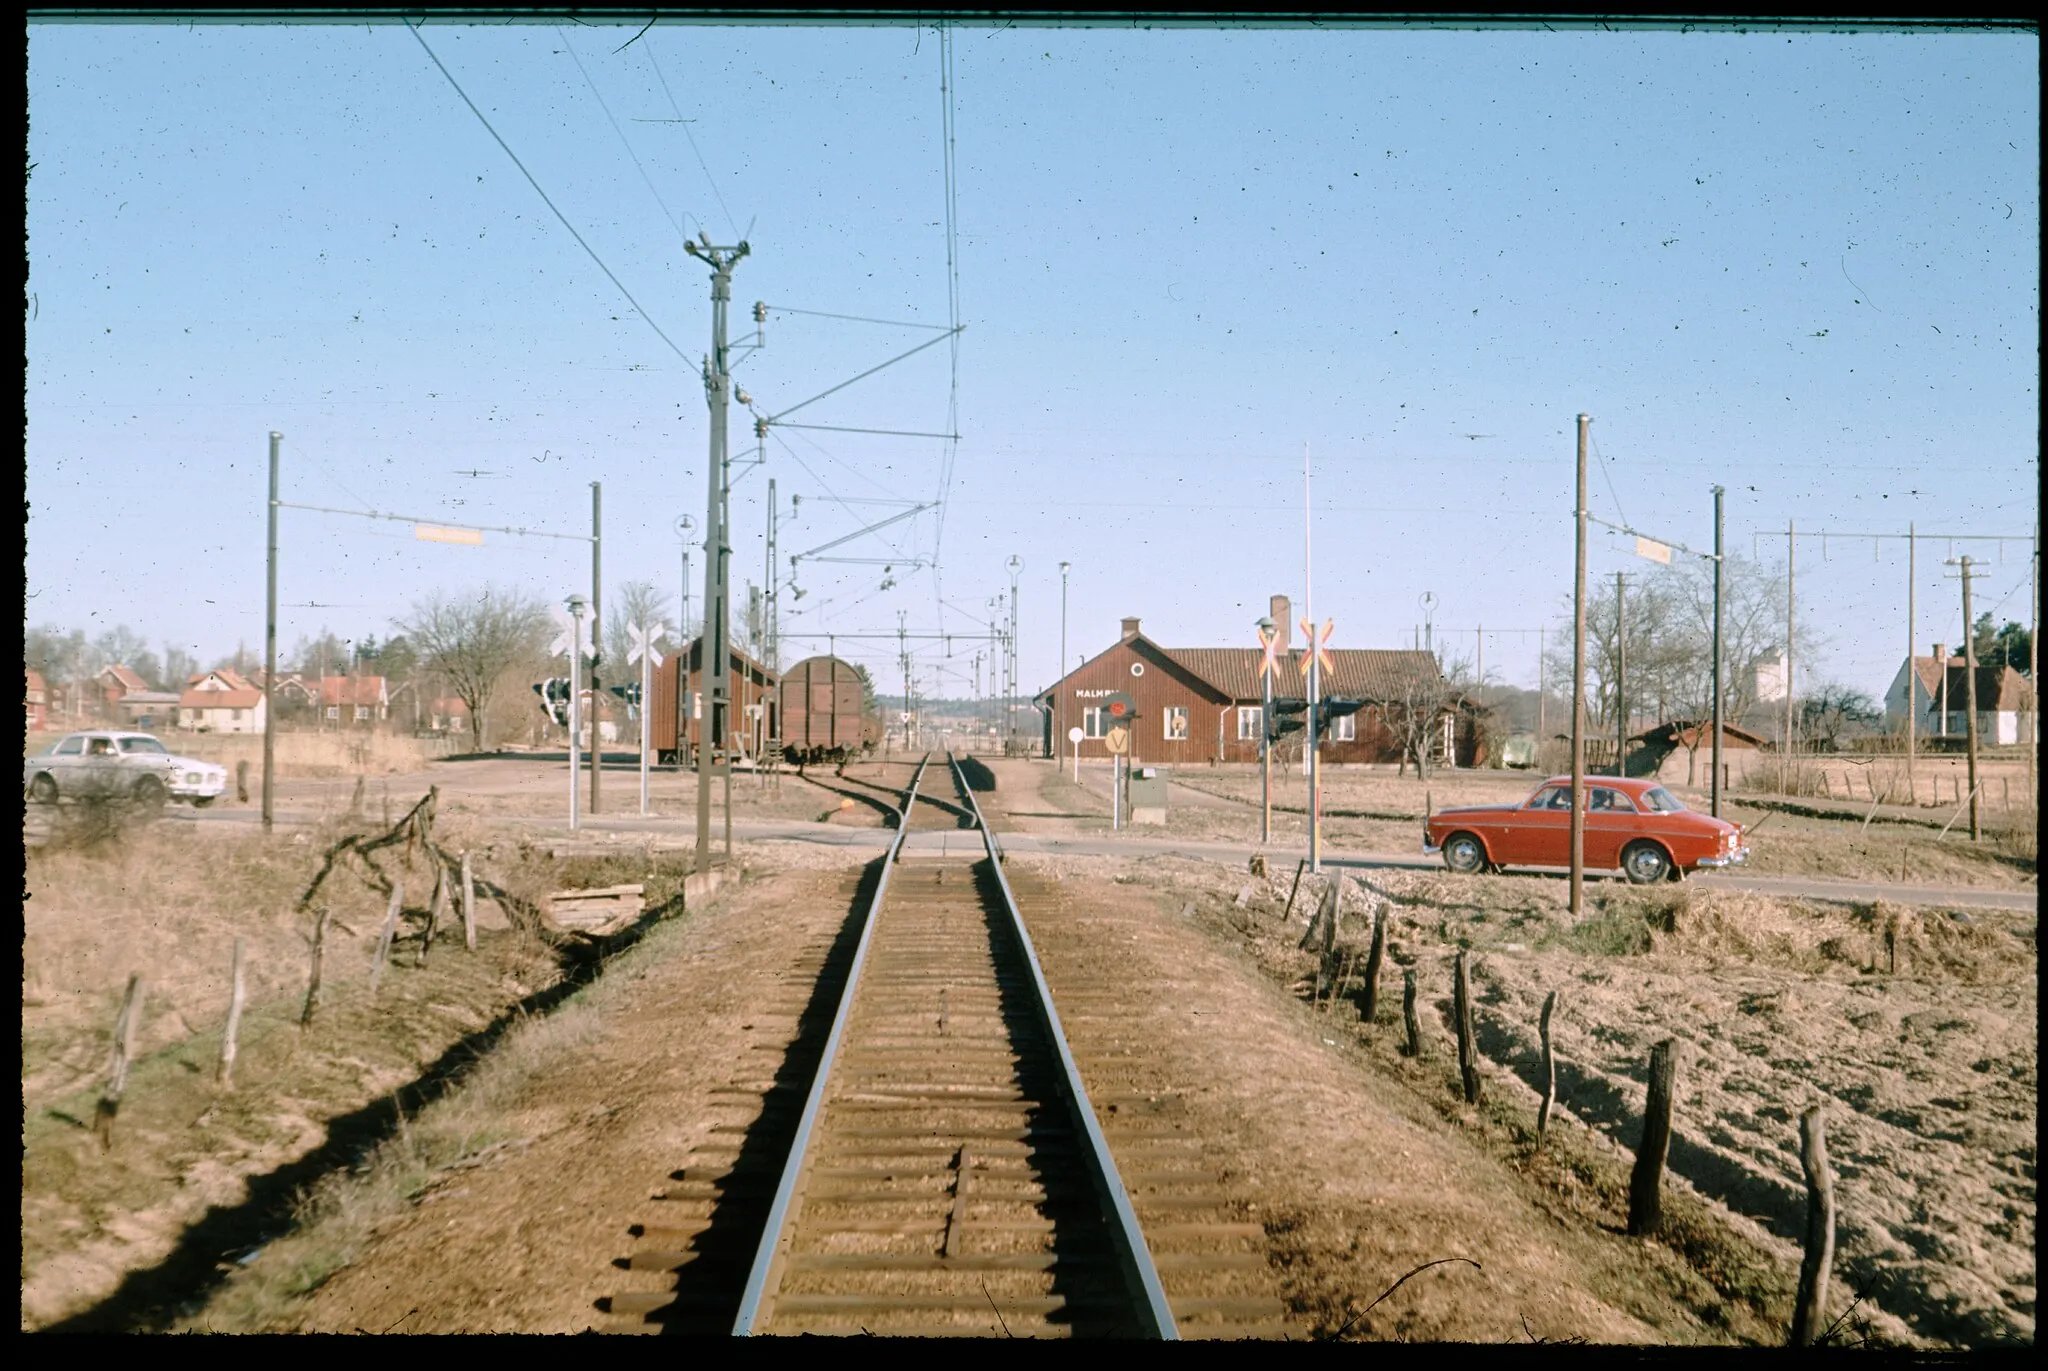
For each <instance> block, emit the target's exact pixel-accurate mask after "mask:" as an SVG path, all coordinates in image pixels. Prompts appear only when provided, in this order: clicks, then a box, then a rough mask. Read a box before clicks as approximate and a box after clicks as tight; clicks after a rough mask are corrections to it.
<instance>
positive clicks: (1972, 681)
mask: <svg viewBox="0 0 2048 1371" xmlns="http://www.w3.org/2000/svg"><path fill="white" fill-rule="evenodd" d="M1958 561H1959V562H1960V563H1961V565H1962V570H1963V710H1964V714H1963V724H1964V730H1965V735H1966V736H1967V737H1968V739H1969V743H1970V841H1971V842H1973V843H1974V842H1980V841H1982V839H1983V837H1984V831H1983V829H1982V828H1980V827H1979V826H1978V823H1977V628H1976V621H1975V620H1973V619H1972V618H1971V617H1970V559H1969V557H1968V556H1964V557H1961V558H1959V559H1958Z"/></svg>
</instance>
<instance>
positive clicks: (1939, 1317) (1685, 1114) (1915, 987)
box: [1177, 867, 2038, 1347]
mask: <svg viewBox="0 0 2048 1371" xmlns="http://www.w3.org/2000/svg"><path fill="white" fill-rule="evenodd" d="M1290 874H1291V873H1290ZM1183 879H1184V887H1183V888H1185V889H1187V890H1188V891H1189V893H1190V894H1195V895H1198V896H1199V897H1200V898H1201V900H1202V901H1203V903H1204V905H1205V907H1209V908H1214V909H1217V910H1218V911H1219V912H1220V914H1221V915H1223V916H1227V917H1225V919H1224V923H1225V926H1226V927H1231V928H1233V933H1232V935H1231V936H1236V937H1244V938H1245V941H1246V946H1247V948H1248V950H1249V951H1251V952H1252V954H1253V955H1255V956H1256V957H1257V958H1258V959H1259V961H1260V962H1261V963H1262V964H1263V965H1264V966H1266V967H1267V968H1268V970H1269V972H1270V974H1272V975H1273V976H1275V977H1276V978H1279V979H1282V980H1285V981H1287V982H1289V983H1291V984H1292V985H1293V986H1294V988H1295V991H1296V993H1297V994H1298V995H1306V994H1308V993H1309V987H1310V985H1311V984H1312V979H1311V978H1312V975H1313V971H1312V968H1313V963H1314V958H1313V957H1312V956H1311V954H1310V953H1307V952H1303V951H1300V950H1299V949H1298V948H1297V946H1296V943H1297V941H1298V939H1299V935H1300V932H1301V929H1302V913H1303V911H1302V909H1301V908H1300V906H1299V905H1298V906H1297V911H1296V916H1295V918H1294V919H1293V921H1292V922H1291V924H1290V925H1288V926H1284V927H1283V926H1281V925H1280V924H1279V923H1278V922H1277V920H1275V918H1274V915H1275V914H1277V912H1278V910H1279V908H1280V906H1281V904H1282V902H1283V901H1284V900H1285V898H1286V893H1287V892H1286V888H1285V885H1284V884H1283V883H1281V882H1279V881H1274V882H1271V883H1267V882H1253V883H1251V885H1252V887H1253V892H1254V893H1253V896H1252V899H1251V900H1250V901H1249V903H1250V904H1251V905H1252V907H1253V908H1252V909H1251V910H1249V911H1239V910H1238V908H1237V906H1236V905H1235V895H1236V893H1237V892H1238V891H1240V890H1242V889H1243V888H1244V887H1245V885H1246V884H1247V883H1246V882H1245V881H1244V880H1243V879H1242V878H1235V877H1232V876H1230V875H1229V874H1228V873H1224V872H1221V871H1219V870H1217V869H1216V868H1213V867H1212V868H1207V869H1206V870H1202V869H1191V870H1190V871H1189V873H1188V875H1187V877H1186V878H1183ZM1177 884H1178V883H1177ZM1360 885H1361V887H1362V893H1360V892H1354V895H1353V897H1352V903H1351V904H1350V905H1349V908H1350V909H1351V911H1352V914H1351V917H1350V919H1349V921H1348V923H1347V925H1346V930H1345V935H1344V938H1343V940H1342V941H1341V943H1340V948H1339V956H1340V958H1342V957H1346V956H1350V955H1353V954H1356V953H1358V952H1360V951H1362V950H1363V942H1364V940H1365V939H1366V938H1367V936H1368V933H1369V929H1370V921H1369V920H1370V916H1372V915H1373V914H1374V913H1376V912H1377V911H1385V912H1386V913H1387V914H1388V916H1389V918H1390V920H1391V922H1390V924H1389V928H1390V937H1389V944H1388V965H1387V967H1386V970H1385V973H1384V983H1383V985H1382V987H1381V991H1380V1007H1379V1023H1378V1026H1377V1027H1376V1028H1370V1029H1367V1028H1364V1027H1362V1026H1360V1025H1359V1024H1358V1020H1357V1014H1358V1010H1357V996H1358V994H1359V992H1360V989H1361V984H1360V978H1359V976H1358V975H1357V973H1356V970H1355V969H1354V971H1353V974H1352V976H1351V977H1350V978H1349V980H1348V981H1347V982H1346V983H1345V985H1344V986H1343V987H1342V988H1341V989H1340V991H1339V992H1338V995H1337V997H1336V999H1337V1002H1338V1003H1337V1006H1336V1010H1335V1017H1334V1018H1333V1020H1332V1021H1333V1022H1334V1023H1337V1024H1340V1025H1342V1028H1341V1036H1342V1037H1343V1038H1345V1039H1350V1038H1352V1037H1356V1038H1358V1040H1360V1041H1361V1042H1363V1043H1365V1044H1367V1045H1368V1046H1369V1048H1370V1050H1371V1051H1372V1052H1373V1053H1374V1054H1375V1056H1376V1057H1377V1058H1378V1059H1379V1060H1380V1061H1381V1063H1382V1064H1383V1066H1384V1067H1385V1068H1387V1069H1389V1070H1401V1071H1412V1070H1413V1064H1411V1063H1404V1062H1402V1061H1401V1059H1400V1057H1399V1056H1398V1054H1397V1050H1396V1047H1395V1045H1394V1044H1395V1043H1396V1042H1397V1041H1398V1040H1399V1038H1400V1037H1401V1034H1400V1032H1399V1029H1398V1023H1399V1020H1398V1017H1397V1016H1398V995H1399V980H1400V975H1401V972H1402V971H1403V970H1406V969H1413V970H1414V971H1415V972H1416V975H1417V979H1418V983H1419V986H1420V988H1421V992H1422V999H1423V1003H1424V1005H1425V1006H1426V1007H1427V1011H1428V1012H1426V1015H1425V1018H1426V1023H1427V1024H1428V1025H1429V1032H1430V1034H1431V1035H1433V1036H1434V1037H1435V1038H1436V1041H1437V1043H1438V1047H1439V1051H1440V1052H1443V1051H1448V1050H1449V1046H1448V1043H1447V1041H1446V1038H1447V1035H1448V1034H1449V1032H1450V1029H1449V1024H1450V1000H1449V984H1450V961H1451V958H1452V956H1453V954H1454V953H1455V952H1456V951H1457V950H1459V949H1461V948H1463V949H1467V950H1468V951H1469V953H1470V956H1471V967H1472V975H1473V980H1474V995H1475V999H1476V1001H1477V1005H1478V1014H1477V1019H1478V1036H1479V1042H1480V1046H1481V1048H1482V1050H1483V1051H1484V1053H1485V1054H1486V1056H1487V1058H1488V1059H1489V1066H1488V1068H1487V1070H1488V1072H1489V1076H1490V1079H1492V1080H1493V1081H1495V1082H1497V1085H1496V1086H1490V1087H1489V1092H1490V1095H1491V1096H1492V1097H1493V1098H1494V1099H1495V1101H1496V1105H1497V1107H1498V1108H1499V1109H1501V1110H1504V1111H1505V1113H1504V1114H1503V1120H1504V1123H1505V1127H1504V1129H1503V1131H1501V1132H1500V1134H1499V1135H1498V1139H1497V1141H1498V1145H1499V1146H1500V1148H1501V1149H1502V1150H1503V1152H1504V1154H1505V1155H1514V1154H1515V1151H1516V1149H1517V1148H1522V1149H1524V1151H1526V1141H1525V1140H1524V1139H1523V1138H1522V1137H1521V1136H1519V1133H1518V1130H1523V1131H1525V1130H1526V1120H1527V1119H1528V1118H1529V1117H1530V1116H1532V1115H1533V1100H1534V1095H1533V1093H1532V1091H1531V1089H1530V1086H1531V1085H1532V1084H1533V1083H1534V1082H1535V1081H1537V1079H1538V1078H1539V1070H1540V1061H1541V1057H1540V1047H1539V1040H1538V1032H1537V1023H1538V1019H1539V1016H1540V1013H1541V1006H1542V1002H1543V1000H1544V997H1545V996H1546V995H1547V994H1549V993H1550V992H1551V991H1553V990H1554V991H1557V992H1559V995H1560V1001H1561V1005H1560V1009H1559V1011H1558V1014H1557V1017H1556V1020H1555V1023H1554V1033H1555V1039H1556V1051H1557V1055H1558V1058H1559V1068H1558V1073H1559V1086H1558V1089H1559V1100H1560V1104H1561V1105H1562V1107H1563V1108H1564V1109H1565V1110H1566V1111H1567V1113H1568V1114H1569V1115H1570V1116H1571V1117H1574V1118H1576V1119H1578V1120H1582V1121H1583V1122H1584V1123H1585V1124H1587V1125H1589V1126H1590V1127H1591V1128H1592V1129H1593V1130H1595V1131H1596V1132H1597V1133H1598V1134H1600V1135H1604V1136H1606V1137H1609V1138H1611V1139H1613V1140H1614V1141H1615V1142H1617V1143H1619V1144H1621V1145H1622V1146H1623V1147H1624V1148H1625V1147H1628V1146H1633V1145H1634V1143H1635V1141H1636V1139H1637V1137H1638V1136H1639V1135H1640V1130H1641V1111H1642V1105H1643V1095H1644V1085H1643V1082H1644V1081H1645V1079H1646V1076H1647V1060H1648V1056H1649V1049H1650V1047H1651V1045H1652V1044H1654V1043H1656V1042H1658V1041H1661V1040H1663V1039H1666V1038H1670V1039H1673V1040H1675V1041H1677V1042H1678V1043H1679V1044H1680V1045H1681V1062H1682V1066H1681V1070H1680V1074H1679V1081H1678V1094H1677V1105H1676V1113H1677V1119H1676V1137H1675V1139H1674V1142H1673V1145H1672V1150H1671V1168H1672V1172H1673V1173H1674V1174H1675V1175H1676V1176H1677V1177H1680V1178H1682V1182H1683V1183H1684V1184H1686V1185H1688V1186H1689V1187H1690V1188H1691V1189H1693V1190H1695V1191H1696V1192H1697V1193H1698V1194H1700V1195H1702V1196H1704V1197H1706V1199H1708V1200H1709V1201H1712V1202H1713V1206H1714V1207H1717V1208H1718V1207H1720V1206H1725V1207H1726V1208H1727V1209H1728V1210H1729V1211H1732V1212H1733V1214H1734V1215H1735V1216H1737V1218H1738V1226H1739V1227H1741V1228H1743V1229H1745V1230H1746V1231H1748V1232H1750V1233H1751V1234H1752V1235H1753V1237H1754V1238H1755V1240H1756V1243H1757V1246H1758V1248H1759V1250H1760V1251H1761V1252H1763V1253H1764V1254H1766V1256H1767V1257H1768V1260H1767V1261H1766V1262H1765V1263H1764V1264H1763V1265H1762V1266H1759V1267H1758V1268H1757V1269H1756V1270H1755V1271H1754V1272H1752V1273H1751V1274H1750V1275H1749V1276H1746V1277H1744V1278H1743V1279H1742V1280H1740V1281H1738V1282H1735V1283H1734V1285H1732V1286H1731V1288H1730V1293H1731V1294H1732V1295H1735V1296H1738V1297H1742V1298H1746V1299H1747V1300H1748V1301H1749V1302H1750V1303H1751V1304H1752V1305H1753V1306H1754V1307H1756V1308H1758V1309H1759V1310H1760V1311H1761V1312H1762V1314H1763V1316H1764V1317H1765V1318H1766V1319H1767V1320H1772V1321H1776V1320H1781V1319H1783V1318H1784V1317H1786V1316H1787V1315H1788V1314H1789V1304H1788V1303H1786V1302H1787V1301H1788V1300H1789V1294H1790V1284H1789V1281H1790V1273H1791V1272H1792V1270H1793V1269H1794V1267H1795V1265H1796V1260H1797V1249H1796V1246H1795V1243H1796V1240H1797V1237H1798V1235H1799V1233H1800V1232H1801V1231H1802V1229H1803V1224H1804V1212H1805V1190H1804V1185H1803V1182H1802V1180H1801V1178H1800V1165H1799V1158H1798V1124H1797V1119H1798V1116H1799V1114H1800V1112H1801V1111H1802V1110H1803V1109H1805V1108H1807V1107H1808V1106H1809V1105H1819V1106H1821V1107H1822V1109H1823V1117H1824V1119H1825V1122H1826V1125H1827V1129H1828V1147H1829V1151H1830V1154H1831V1156H1832V1158H1833V1163H1834V1170H1835V1176H1836V1197H1837V1206H1838V1212H1839V1215H1840V1217H1839V1222H1838V1235H1839V1236H1838V1256H1837V1260H1836V1271H1837V1273H1838V1276H1839V1282H1840V1284H1839V1287H1838V1294H1837V1296H1836V1300H1835V1306H1836V1308H1837V1309H1841V1308H1843V1307H1844V1306H1847V1305H1850V1304H1851V1303H1854V1304H1855V1306H1856V1314H1855V1316H1854V1317H1856V1318H1862V1317H1864V1316H1866V1315H1870V1314H1872V1312H1873V1311H1875V1314H1874V1317H1872V1318H1871V1319H1870V1321H1869V1323H1868V1328H1867V1332H1868V1333H1869V1334H1870V1335H1871V1336H1874V1337H1876V1338H1878V1339H1880V1340H1898V1341H1907V1342H1914V1343H1920V1344H1925V1345H1934V1346H1966V1347H1978V1346H1987V1345H1998V1344H2003V1343H2008V1342H2013V1341H2022V1342H2024V1341H2030V1340H2031V1339H2032V1337H2033V1333H2034V1290H2035V1263H2034V1256H2033V1243H2034V1207H2035V1181H2034V1168H2035V1163H2036V1158H2035V1132H2036V1126H2037V1103H2036V1095H2037V1082H2038V1075H2037V1072H2038V1041H2037V1034H2036V1006H2037V1000H2036V970H2037V956H2036V948H2035V926H2034V920H2033V918H2032V917H2031V916H2005V917H2001V916H1995V915H1987V914H1984V913H1981V912H1972V913H1962V912H1959V911H1958V912H1953V913H1951V912H1943V911H1938V910H1930V911H1919V912H1916V911H1911V910H1906V909H1901V908H1893V907H1889V906H1877V907H1869V906H1866V907H1862V908H1845V907H1841V906H1834V905H1824V904H1808V903H1802V902H1798V901H1787V900H1779V899H1772V898H1767V897H1762V896H1755V895H1747V894H1741V893H1736V892H1708V891H1700V890H1689V889H1681V890H1677V891H1670V892H1663V891H1659V892H1650V893H1644V892H1635V891H1627V890H1616V891H1613V892H1601V893H1599V894H1597V895H1595V896H1594V897H1593V898H1592V900H1591V904H1590V909H1589V914H1588V917H1586V918H1585V919H1584V920H1583V921H1581V922H1579V923H1577V924H1573V923H1571V922H1570V921H1569V919H1568V916H1567V915H1566V913H1565V911H1563V910H1562V909H1561V908H1560V907H1559V906H1558V904H1557V902H1556V898H1555V896H1554V895H1553V894H1552V893H1551V892H1550V891H1549V890H1547V889H1544V888H1542V887H1539V886H1533V885H1531V884H1530V883H1528V882H1524V881H1516V880H1513V879H1511V878H1506V879H1503V878H1476V879H1456V878H1450V877H1446V876H1436V875H1429V874H1421V873H1406V872H1390V873H1374V875H1372V876H1371V877H1370V878H1367V879H1366V880H1365V881H1363V882H1361V883H1360ZM1311 893H1312V894H1314V893H1319V891H1318V890H1316V889H1315V888H1313V887H1312V888H1311ZM1260 911H1264V912H1263V915H1262V916H1261V917H1254V916H1255V915H1258V914H1259V912H1260ZM1236 927H1242V928H1243V929H1245V930H1246V932H1245V933H1237V932H1235V931H1234V929H1235V928H1236ZM1340 969H1341V966H1340ZM1436 1074H1437V1075H1438V1076H1439V1077H1441V1078H1442V1079H1440V1080H1437V1081H1436V1082H1434V1087H1433V1088H1434V1090H1435V1091H1436V1098H1437V1099H1438V1102H1439V1103H1440V1104H1444V1105H1445V1106H1446V1109H1445V1112H1446V1113H1447V1114H1452V1113H1456V1112H1457V1111H1458V1110H1459V1109H1462V1105H1459V1104H1453V1103H1451V1101H1452V1099H1453V1098H1454V1097H1453V1096H1452V1094H1451V1093H1450V1091H1449V1085H1448V1082H1449V1076H1448V1075H1447V1074H1445V1073H1444V1072H1442V1071H1441V1070H1439V1071H1438V1072H1437V1073H1436ZM1594 1150H1595V1152H1597V1151H1598V1150H1599V1149H1597V1148H1596V1149H1594ZM1594 1188H1595V1189H1596V1190H1597V1189H1598V1186H1595V1187H1594ZM1674 1241H1675V1242H1676V1243H1677V1245H1678V1246H1679V1247H1681V1248H1683V1247H1686V1246H1687V1245H1688V1244H1689V1243H1690V1242H1691V1239H1690V1238H1687V1237H1684V1236H1683V1235H1681V1236H1680V1237H1679V1238H1677V1239H1675V1240H1674ZM1780 1326H1782V1325H1780Z"/></svg>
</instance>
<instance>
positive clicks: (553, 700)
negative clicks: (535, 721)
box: [533, 676, 569, 725]
mask: <svg viewBox="0 0 2048 1371" xmlns="http://www.w3.org/2000/svg"><path fill="white" fill-rule="evenodd" d="M533 693H534V694H536V695H538V696H540V708H541V712H542V713H543V714H546V715H547V716H548V718H550V719H552V720H553V721H554V722H556V723H558V724H563V725H566V724H567V723H568V722H569V678H568V677H567V676H550V677H548V678H547V679H546V680H545V681H535V682H534V683H533Z"/></svg>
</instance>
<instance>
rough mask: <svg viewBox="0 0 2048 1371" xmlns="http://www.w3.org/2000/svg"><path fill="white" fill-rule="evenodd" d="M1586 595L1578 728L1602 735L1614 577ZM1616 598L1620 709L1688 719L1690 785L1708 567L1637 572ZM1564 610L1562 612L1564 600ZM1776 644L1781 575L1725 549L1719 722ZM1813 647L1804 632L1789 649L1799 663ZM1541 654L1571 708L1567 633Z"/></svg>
mask: <svg viewBox="0 0 2048 1371" xmlns="http://www.w3.org/2000/svg"><path fill="white" fill-rule="evenodd" d="M1586 592H1587V594H1586V705H1587V708H1586V715H1587V717H1586V726H1587V730H1588V732H1589V733H1590V734H1592V735H1593V737H1594V738H1596V739H1605V738H1610V737H1612V736H1613V733H1614V709H1615V683H1616V675H1617V669H1618V667H1619V666H1620V665H1621V657H1620V654H1619V652H1618V651H1617V642H1616V636H1615V614H1614V584H1613V582H1612V581H1606V580H1595V581H1593V582H1592V583H1591V584H1589V585H1588V586H1587V587H1586ZM1623 596H1624V598H1623V611H1624V619H1623V630H1624V632H1625V634H1626V637H1627V670H1626V672H1625V674H1624V679H1623V680H1622V695H1623V700H1622V706H1621V707H1622V708H1623V709H1624V710H1626V711H1627V713H1628V715H1629V718H1630V719H1631V720H1636V719H1640V718H1645V717H1651V716H1654V717H1655V718H1656V719H1657V720H1658V721H1660V722H1680V721H1682V722H1685V723H1688V724H1691V725H1694V727H1691V728H1689V729H1688V730H1687V731H1686V732H1685V733H1683V734H1682V735H1681V738H1682V740H1683V741H1684V742H1685V743H1686V746H1687V758H1686V782H1687V784H1692V783H1693V780H1694V775H1695V773H1696V771H1697V766H1698V759H1699V749H1700V746H1701V744H1702V743H1703V742H1706V743H1711V741H1712V740H1711V725H1710V721H1711V720H1712V718H1713V713H1714V700H1713V680H1714V570H1713V564H1712V563H1710V562H1707V561H1703V560H1693V559H1687V560H1686V561H1684V562H1682V563H1678V564H1674V565H1673V566H1670V567H1657V568H1655V569H1652V570H1649V571H1647V572H1645V573H1640V574H1638V575H1637V577H1636V578H1635V579H1634V581H1633V582H1632V583H1631V584H1629V585H1628V587H1627V589H1626V590H1625V591H1624V592H1623ZM1564 608H1565V611H1566V612H1567V613H1569V612H1570V609H1571V603H1570V599H1569V597H1567V598H1566V600H1565V603H1564ZM1784 644H1785V576H1784V573H1783V572H1782V571H1781V570H1778V569H1776V568H1771V567H1765V566H1762V565H1759V564H1758V563H1756V562H1752V561H1749V560H1747V559H1745V558H1741V557H1735V556H1730V557H1729V558H1728V562H1727V565H1726V567H1725V568H1724V569H1723V576H1722V601H1721V659H1722V685H1721V702H1722V716H1723V719H1724V720H1725V722H1727V723H1729V724H1737V723H1740V722H1741V721H1742V720H1743V719H1744V718H1745V717H1746V716H1747V715H1749V714H1750V713H1751V711H1753V710H1754V709H1756V707H1757V706H1758V704H1759V701H1758V699H1757V667H1758V665H1759V664H1760V663H1761V662H1763V661H1764V660H1765V659H1766V658H1767V657H1769V656H1770V654H1771V653H1772V652H1773V651H1777V650H1781V649H1782V648H1783V647H1784ZM1819 646H1820V642H1819V639H1818V638H1817V637H1816V636H1815V635H1814V634H1812V633H1811V632H1809V631H1806V630H1804V629H1802V630H1801V631H1800V633H1799V634H1798V639H1797V642H1796V643H1795V644H1794V649H1795V651H1796V652H1797V653H1798V655H1799V657H1800V658H1801V659H1802V660H1805V661H1811V660H1812V654H1813V652H1814V651H1815V650H1816V649H1817V648H1818V647H1819ZM1544 661H1545V668H1546V674H1548V675H1549V677H1550V679H1551V680H1554V681H1561V682H1563V683H1564V687H1563V691H1562V694H1563V696H1564V699H1565V700H1566V702H1567V706H1566V707H1567V708H1569V701H1570V698H1571V684H1570V683H1571V671H1572V645H1571V641H1570V639H1568V638H1566V639H1563V640H1561V641H1556V642H1553V643H1552V644H1551V646H1550V650H1549V652H1548V653H1547V654H1546V656H1545V658H1544Z"/></svg>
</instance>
